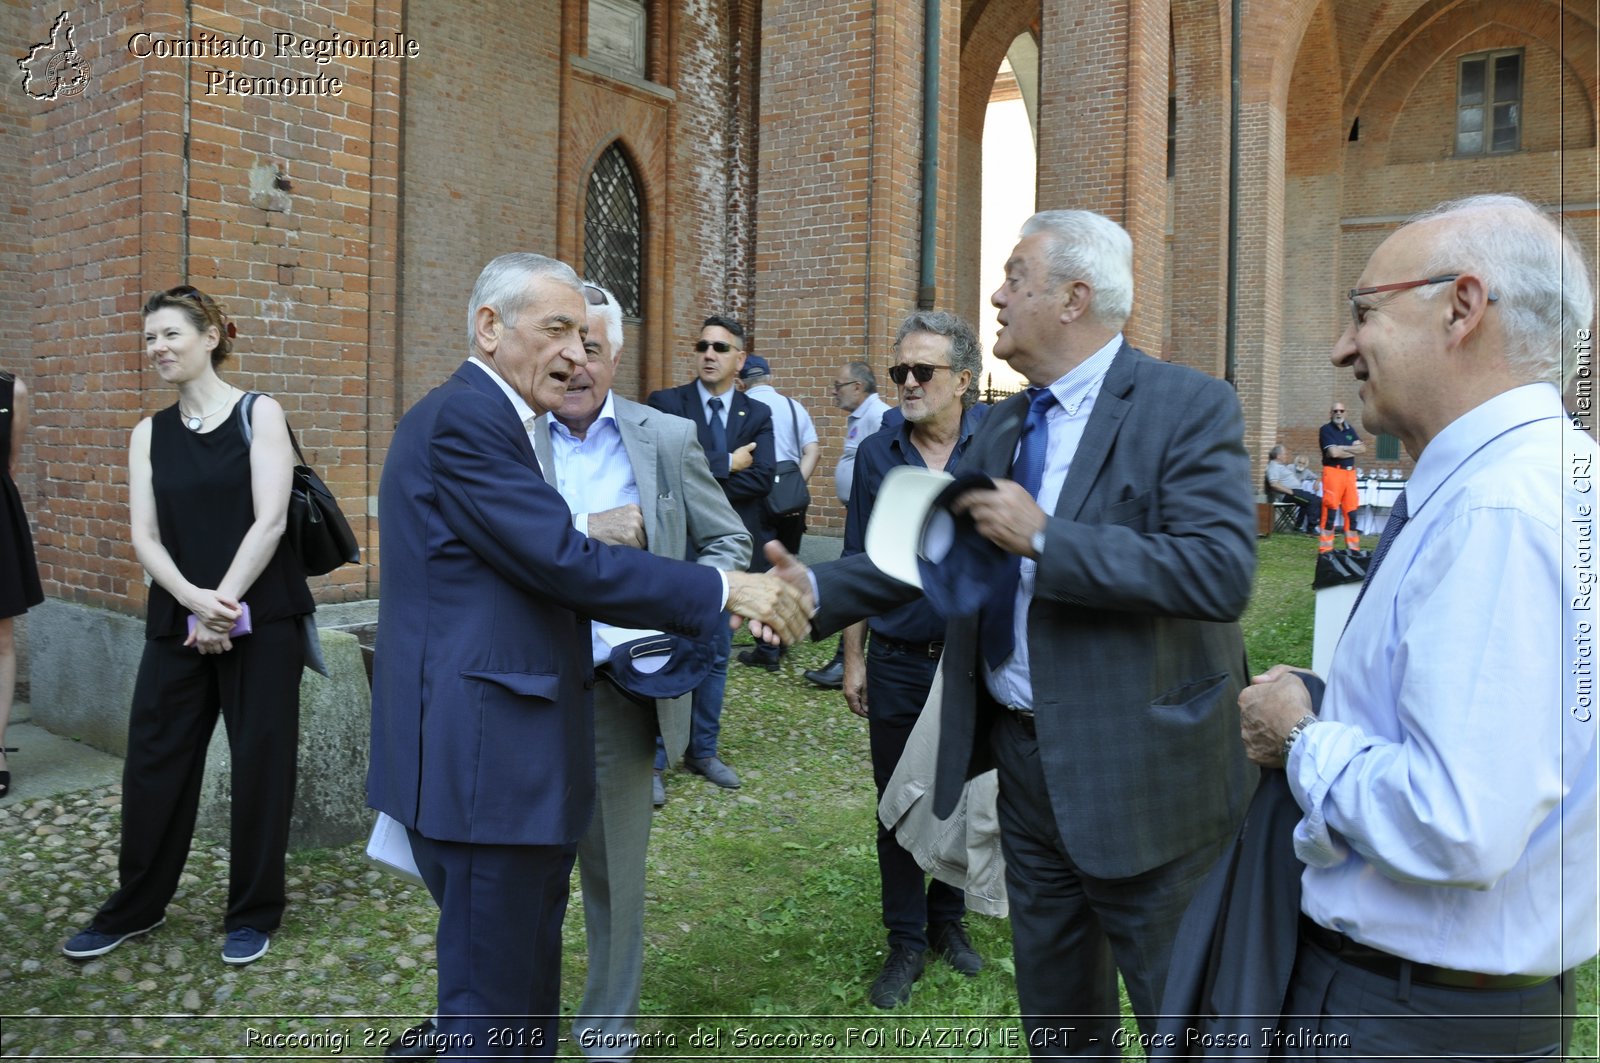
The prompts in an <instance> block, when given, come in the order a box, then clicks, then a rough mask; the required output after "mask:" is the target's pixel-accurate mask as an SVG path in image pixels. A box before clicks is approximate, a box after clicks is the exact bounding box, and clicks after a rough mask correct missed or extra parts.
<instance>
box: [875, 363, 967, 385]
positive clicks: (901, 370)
mask: <svg viewBox="0 0 1600 1063" xmlns="http://www.w3.org/2000/svg"><path fill="white" fill-rule="evenodd" d="M941 369H950V367H949V366H948V365H929V364H928V363H926V362H918V363H917V364H916V365H891V366H890V367H889V379H890V380H893V381H894V382H895V383H896V384H899V385H904V384H905V382H906V377H908V376H914V377H916V378H917V383H919V384H926V383H927V382H928V381H930V380H932V379H933V374H935V373H937V372H938V371H939V370H941ZM950 371H951V372H954V370H953V369H950Z"/></svg>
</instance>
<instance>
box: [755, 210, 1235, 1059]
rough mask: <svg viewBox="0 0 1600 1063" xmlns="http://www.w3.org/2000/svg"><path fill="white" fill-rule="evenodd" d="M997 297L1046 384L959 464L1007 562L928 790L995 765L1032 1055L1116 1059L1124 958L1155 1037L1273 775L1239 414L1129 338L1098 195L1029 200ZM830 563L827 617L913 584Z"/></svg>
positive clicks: (830, 625) (1126, 297)
mask: <svg viewBox="0 0 1600 1063" xmlns="http://www.w3.org/2000/svg"><path fill="white" fill-rule="evenodd" d="M991 301H992V302H993V303H994V305H995V306H996V307H997V308H998V309H999V311H1000V313H999V320H1000V324H1001V326H1002V327H1001V330H1000V333H999V335H998V336H997V337H996V340H995V343H994V348H993V349H994V353H995V354H996V355H997V356H998V357H1000V358H1002V359H1004V360H1006V361H1007V362H1009V363H1010V364H1011V366H1012V367H1013V368H1014V369H1016V370H1018V371H1019V372H1021V373H1022V374H1023V375H1024V376H1025V377H1027V379H1028V381H1029V382H1030V383H1031V384H1032V385H1033V387H1032V388H1030V389H1029V390H1028V392H1026V393H1024V394H1022V395H1017V396H1014V397H1012V398H1011V399H1008V400H1006V401H1005V402H1003V403H1001V404H1000V405H999V406H997V407H996V408H995V410H994V412H993V413H992V414H991V415H990V416H989V417H988V418H986V419H985V421H984V422H983V424H982V426H981V427H980V428H979V429H978V431H977V432H976V433H975V434H974V436H973V438H972V441H971V443H970V444H969V445H968V448H967V451H966V453H965V455H964V456H963V457H962V460H961V463H960V466H959V467H958V469H957V470H956V471H957V475H958V476H959V475H961V474H962V473H968V472H979V473H984V474H986V475H988V476H990V477H992V478H993V479H994V487H993V488H992V489H973V490H971V491H969V492H967V493H966V494H964V495H962V496H961V497H960V498H959V499H958V500H957V502H956V503H955V506H956V508H957V509H958V510H960V511H963V512H964V513H965V514H966V515H967V516H970V517H971V518H972V520H973V521H974V523H975V527H976V531H977V533H978V534H979V535H981V536H982V537H983V538H985V539H987V540H989V541H990V542H992V543H994V544H996V545H998V546H999V547H1000V548H1001V549H1002V550H1003V551H1005V553H1006V554H1007V555H1009V556H1010V557H1012V558H1013V559H1012V560H1010V562H1009V564H1010V566H1011V567H1010V570H1009V571H1010V573H1011V575H1010V576H1009V577H1008V578H1007V579H1006V580H1003V581H1001V585H1000V586H998V587H997V588H996V590H995V591H994V592H993V593H992V594H991V595H990V596H989V597H988V599H987V601H985V602H984V603H983V606H982V608H981V609H980V610H978V611H977V612H976V613H975V614H973V615H970V616H965V617H963V616H955V617H952V618H950V619H949V622H948V625H947V628H946V635H945V642H944V683H945V686H944V695H943V721H942V723H943V725H942V728H941V731H940V741H939V759H938V769H937V775H936V778H935V802H934V807H935V811H936V812H937V813H938V814H939V815H946V816H947V815H949V814H950V812H951V810H952V809H953V808H954V807H955V804H956V801H957V799H958V798H959V796H960V793H961V787H962V784H963V783H964V782H965V781H966V779H968V778H970V777H971V776H973V775H976V774H977V773H979V772H982V771H984V770H986V769H988V768H991V767H997V768H998V769H999V773H1000V775H999V778H1000V800H999V817H1000V828H1001V840H1002V846H1003V849H1004V852H1005V858H1006V886H1007V893H1008V895H1009V897H1010V901H1011V933H1012V942H1013V946H1014V955H1015V962H1016V978H1017V994H1018V997H1019V1003H1020V1005H1021V1012H1022V1017H1023V1022H1024V1025H1025V1027H1026V1029H1027V1033H1028V1042H1029V1049H1030V1051H1031V1052H1032V1053H1033V1054H1034V1055H1035V1056H1052V1057H1054V1056H1061V1055H1113V1056H1114V1055H1118V1054H1120V1053H1119V1052H1118V1050H1117V1047H1116V1044H1117V1043H1116V1041H1115V1037H1116V1036H1117V1033H1118V1031H1119V1030H1120V1025H1121V1023H1120V1017H1119V1012H1120V1007H1119V1000H1118V995H1117V973H1118V971H1119V970H1120V971H1121V974H1122V976H1123V980H1124V981H1125V982H1126V984H1127V987H1128V995H1129V997H1130V998H1131V999H1132V1001H1133V1006H1134V1010H1135V1011H1136V1012H1137V1014H1138V1017H1139V1022H1140V1026H1141V1028H1142V1029H1143V1030H1144V1032H1146V1033H1151V1032H1153V1031H1154V1019H1155V1016H1156V1013H1157V1010H1158V1008H1159V1006H1160V1002H1161V993H1162V989H1163V986H1164V982H1165V978H1166V969H1167V964H1168V959H1169V957H1170V954H1171V951H1172V942H1173V938H1174V936H1175V935H1176V932H1177V926H1178V920H1179V918H1180V917H1181V916H1182V914H1183V911H1184V909H1185V907H1186V906H1187V903H1188V900H1189V897H1190V896H1191V895H1192V893H1193V892H1194V890H1195V888H1196V886H1197V885H1198V884H1199V882H1200V879H1201V878H1202V877H1203V876H1204V874H1205V872H1206V871H1207V870H1208V868H1209V867H1210V865H1211V864H1212V863H1213V862H1214V860H1215V857H1216V856H1217V854H1218V853H1219V852H1220V851H1221V848H1222V846H1223V845H1224V844H1225V842H1226V841H1227V839H1228V838H1229V837H1230V836H1231V835H1232V833H1233V831H1234V829H1235V828H1236V826H1237V824H1238V822H1239V819H1240V817H1241V815H1242V813H1243V811H1244V808H1245V804H1246V802H1247V801H1248V799H1249V797H1250V794H1251V792H1252V790H1253V788H1254V783H1255V779H1256V774H1257V773H1256V772H1255V770H1254V769H1252V768H1251V767H1250V765H1249V764H1248V762H1247V761H1246V759H1245V756H1244V749H1243V745H1242V742H1241V740H1240V738H1239V736H1238V735H1237V734H1236V733H1234V731H1233V729H1234V728H1236V727H1237V726H1238V716H1239V714H1238V708H1237V706H1236V704H1235V701H1236V698H1237V696H1238V692H1239V689H1240V688H1241V687H1242V686H1243V685H1244V683H1245V681H1246V678H1245V677H1246V668H1245V654H1244V641H1243V638H1242V636H1241V634H1240V631H1239V625H1238V623H1237V620H1238V617H1239V615H1240V614H1241V613H1242V612H1243V611H1244V607H1245V603H1246V601H1247V600H1248V598H1249V596H1250V585H1251V580H1252V578H1253V576H1254V573H1255V507H1254V504H1253V500H1252V493H1251V484H1250V461H1249V458H1248V457H1247V455H1246V453H1245V449H1244V441H1243V434H1244V424H1243V418H1242V416H1241V414H1240V409H1239V402H1238V399H1237V398H1236V397H1235V395H1234V393H1233V390H1232V389H1231V388H1230V387H1229V386H1228V385H1227V384H1226V383H1224V382H1223V381H1221V380H1216V379H1213V378H1211V377H1208V376H1205V375H1204V374H1201V373H1198V372H1195V371H1194V370H1192V369H1187V368H1183V367H1181V366H1176V365H1171V364H1168V363H1165V362H1160V361H1157V360H1155V359H1153V358H1150V357H1149V356H1147V355H1145V354H1143V353H1142V352H1140V351H1138V350H1135V349H1134V348H1132V347H1130V346H1129V345H1128V344H1127V343H1126V342H1125V341H1124V340H1123V337H1122V327H1123V324H1124V323H1125V322H1126V320H1127V318H1128V316H1129V313H1130V311H1131V308H1132V303H1133V248H1132V243H1131V241H1130V240H1129V238H1128V234H1127V233H1126V232H1125V231H1124V230H1123V229H1122V227H1121V226H1119V225H1117V224H1115V223H1114V222H1111V221H1109V220H1108V219H1106V218H1103V217H1101V216H1100V215H1097V214H1092V213H1089V212H1087V211H1045V212H1042V213H1040V214H1036V215H1034V216H1033V217H1032V218H1031V219H1029V221H1028V222H1027V224H1026V225H1024V227H1023V230H1022V240H1021V242H1020V243H1019V244H1018V245H1017V247H1016V250H1015V251H1013V252H1012V255H1011V258H1010V261H1009V262H1008V263H1007V264H1006V280H1005V283H1004V284H1002V285H1001V287H1000V288H999V290H997V291H996V292H995V293H994V295H993V296H992V297H991ZM776 567H777V570H778V571H779V572H780V573H781V574H783V575H784V576H785V578H788V579H791V580H793V581H795V582H797V583H799V584H800V586H801V587H802V588H804V587H805V586H806V585H807V581H805V580H804V579H803V578H802V577H803V569H801V568H800V566H799V565H798V563H797V562H794V561H793V560H792V559H780V560H779V562H778V564H777V566H776ZM815 576H816V581H817V589H818V603H817V604H818V612H817V613H816V614H815V616H814V617H813V620H812V628H813V634H814V636H815V635H819V634H826V633H828V632H830V631H834V630H837V629H838V628H840V627H842V626H844V625H845V624H846V623H849V622H851V621H853V620H856V619H859V618H861V617H863V616H872V615H877V614H880V613H883V612H885V611H886V610H887V609H888V608H890V607H893V606H895V605H898V604H900V603H903V602H906V601H910V600H912V599H914V598H915V597H916V596H917V593H918V592H917V591H916V589H914V588H912V587H911V586H909V585H907V584H903V583H899V582H897V581H895V580H893V579H891V578H889V577H888V576H885V575H883V573H881V572H880V571H878V569H877V568H876V567H875V566H874V565H872V564H871V561H870V559H869V557H868V556H867V555H865V554H858V555H856V556H854V557H849V558H845V559H843V560H841V561H838V562H835V563H833V564H831V565H823V566H819V567H818V568H817V569H816V571H815Z"/></svg>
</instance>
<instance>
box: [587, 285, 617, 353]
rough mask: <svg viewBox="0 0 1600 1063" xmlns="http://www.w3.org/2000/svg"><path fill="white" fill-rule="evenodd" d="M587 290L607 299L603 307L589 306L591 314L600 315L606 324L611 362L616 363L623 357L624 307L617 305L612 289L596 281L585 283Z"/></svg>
mask: <svg viewBox="0 0 1600 1063" xmlns="http://www.w3.org/2000/svg"><path fill="white" fill-rule="evenodd" d="M583 286H584V287H585V288H593V289H594V290H595V291H597V292H600V293H601V294H602V295H604V296H605V297H606V301H605V303H604V304H603V305H601V306H595V305H594V304H592V303H591V304H590V305H589V313H591V314H599V315H600V320H601V321H604V322H605V323H606V342H607V343H609V344H610V345H611V361H612V362H616V361H617V360H618V359H620V358H621V357H622V307H621V306H619V305H617V297H616V296H615V295H612V294H611V289H609V288H605V287H602V286H601V285H598V284H596V283H595V282H594V281H584V282H583Z"/></svg>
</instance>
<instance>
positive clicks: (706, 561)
mask: <svg viewBox="0 0 1600 1063" xmlns="http://www.w3.org/2000/svg"><path fill="white" fill-rule="evenodd" d="M584 294H585V297H586V298H587V300H588V310H589V335H588V338H587V340H586V341H585V344H584V346H585V348H586V349H587V350H588V352H589V363H588V365H587V366H584V367H583V368H580V369H577V370H575V371H574V372H573V374H572V376H571V377H570V378H569V379H568V381H567V397H566V401H565V402H564V403H562V405H561V407H560V408H559V409H556V410H553V411H551V412H550V413H548V414H545V415H544V416H543V417H540V418H539V419H538V420H537V421H536V422H534V427H533V450H534V454H535V455H537V457H538V459H539V466H540V468H541V469H543V470H544V472H545V476H546V477H547V478H549V479H550V480H551V482H552V483H553V484H554V485H555V487H556V489H557V490H559V491H560V492H561V496H562V497H563V498H565V499H566V500H567V504H568V506H570V507H571V509H572V512H573V514H574V520H575V522H576V523H577V526H578V530H579V531H582V532H584V533H585V534H587V535H588V536H589V537H590V538H594V539H599V540H600V541H602V542H607V543H611V544H612V545H616V546H635V547H640V548H643V549H647V550H649V551H650V552H651V553H653V554H656V555H658V556H661V557H671V558H684V557H688V558H690V559H691V560H694V561H697V562H699V563H700V564H702V565H710V566H712V567H714V568H718V569H722V570H724V571H728V572H742V571H743V570H744V569H745V567H746V566H747V565H748V564H749V562H750V535H749V533H748V532H747V531H746V530H745V527H744V524H743V522H741V521H740V519H739V515H738V514H737V513H735V512H734V511H733V506H732V505H730V504H729V502H728V499H727V496H726V495H724V494H723V491H722V488H721V487H720V486H719V485H718V484H717V481H716V479H715V478H713V477H712V475H711V468H710V466H709V465H707V464H706V458H705V453H704V452H703V451H702V450H701V449H700V443H699V440H698V439H697V438H696V429H695V425H694V424H693V422H691V421H687V420H685V419H683V418H682V417H676V416H673V415H672V414H667V413H662V412H661V411H659V410H653V409H651V408H650V407H648V406H645V405H642V404H640V403H637V402H632V401H630V400H628V399H625V398H623V397H622V396H620V395H616V394H614V393H612V391H611V382H612V379H613V377H614V375H615V373H616V367H617V362H618V360H619V359H620V358H621V356H622V343H623V334H622V312H621V310H620V309H619V307H618V305H617V301H616V296H615V295H613V294H612V293H611V292H609V291H606V290H605V289H603V288H600V287H599V286H597V285H593V284H588V285H585V286H584ZM594 641H595V663H596V665H597V666H598V665H599V664H600V662H601V661H603V660H604V659H605V657H606V651H605V649H604V643H603V641H602V640H601V639H600V638H599V636H598V635H596V636H595V639H594ZM594 712H595V813H594V819H593V820H592V821H591V822H590V824H589V830H588V832H587V833H586V834H585V835H584V836H583V839H582V840H581V841H580V842H579V843H578V873H579V876H580V881H581V883H582V888H583V911H584V925H585V932H586V934H587V936H588V944H589V978H588V984H587V985H586V986H585V987H584V994H583V1003H582V1004H581V1005H580V1006H579V1008H578V1012H577V1015H576V1016H575V1018H574V1019H573V1038H574V1040H575V1041H576V1042H577V1044H578V1047H579V1048H580V1049H581V1050H582V1051H583V1053H584V1055H586V1056H588V1057H589V1058H591V1059H607V1060H611V1059H630V1058H632V1057H633V1055H634V1053H635V1050H636V1049H637V1047H638V1040H637V1029H636V1025H637V1022H636V1020H637V1017H638V1013H639V994H640V984H641V979H642V972H643V966H644V885H645V850H646V847H647V846H648V844H649V841H650V817H651V811H650V809H651V804H652V802H653V800H654V798H655V797H658V796H660V793H659V790H660V780H659V778H658V777H657V776H655V775H654V774H653V773H652V766H653V763H652V762H653V760H654V757H655V749H656V744H655V739H656V730H657V723H658V721H659V725H660V732H661V734H662V736H663V737H664V740H665V742H666V746H667V751H668V753H669V754H670V755H671V756H673V757H674V758H676V757H678V756H681V755H682V753H683V750H684V747H685V745H686V744H687V743H688V740H689V696H688V695H684V696H682V697H678V698H671V699H661V700H658V701H656V702H655V712H654V713H651V712H650V711H649V710H647V709H646V708H645V707H644V706H642V705H641V704H639V703H638V702H636V701H633V700H631V699H630V698H629V697H627V696H626V695H624V694H623V693H622V692H621V691H619V690H618V689H617V687H615V686H614V685H612V684H611V683H609V682H606V681H603V680H602V681H601V682H599V683H597V684H596V685H595V690H594ZM652 790H654V791H656V792H655V793H652ZM654 803H657V804H659V803H660V802H659V801H655V802H654Z"/></svg>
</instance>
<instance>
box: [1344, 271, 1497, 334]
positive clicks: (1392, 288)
mask: <svg viewBox="0 0 1600 1063" xmlns="http://www.w3.org/2000/svg"><path fill="white" fill-rule="evenodd" d="M1460 276H1461V274H1459V273H1445V274H1442V275H1440V276H1438V277H1424V278H1422V279H1421V280H1419V281H1397V282H1396V283H1394V284H1376V285H1373V286H1372V287H1371V288H1351V289H1350V292H1349V297H1350V320H1351V321H1353V322H1354V323H1355V326H1356V328H1360V327H1361V326H1362V325H1364V324H1366V323H1367V311H1368V310H1371V309H1372V307H1370V306H1362V305H1361V304H1360V303H1358V302H1356V300H1357V299H1359V298H1361V297H1362V296H1363V295H1377V294H1378V293H1379V292H1397V293H1398V292H1404V291H1409V290H1411V289H1412V288H1426V287H1427V286H1428V285H1430V284H1448V283H1449V282H1451V281H1453V280H1456V279H1457V278H1458V277H1460ZM1499 300H1500V297H1499V296H1498V295H1496V294H1494V293H1493V292H1490V293H1489V301H1490V302H1491V303H1494V302H1498V301H1499Z"/></svg>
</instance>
